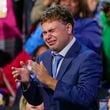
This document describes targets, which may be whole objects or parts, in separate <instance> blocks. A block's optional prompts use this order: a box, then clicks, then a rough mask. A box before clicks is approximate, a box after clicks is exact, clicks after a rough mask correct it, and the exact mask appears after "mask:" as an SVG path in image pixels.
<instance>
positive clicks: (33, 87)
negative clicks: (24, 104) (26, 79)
mask: <svg viewBox="0 0 110 110" xmlns="http://www.w3.org/2000/svg"><path fill="white" fill-rule="evenodd" d="M22 86H24V85H23V84H22ZM23 95H24V97H25V98H26V100H27V101H28V103H30V104H31V105H34V106H37V105H40V104H41V103H42V102H43V98H42V95H41V94H40V87H38V84H37V82H36V81H33V80H31V81H30V87H29V88H28V89H27V90H26V91H23Z"/></svg>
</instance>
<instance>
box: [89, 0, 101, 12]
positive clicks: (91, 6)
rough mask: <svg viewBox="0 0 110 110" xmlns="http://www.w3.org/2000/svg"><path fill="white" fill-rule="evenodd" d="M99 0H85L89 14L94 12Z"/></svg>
mask: <svg viewBox="0 0 110 110" xmlns="http://www.w3.org/2000/svg"><path fill="white" fill-rule="evenodd" d="M98 2H99V0H87V6H88V8H89V10H90V11H91V12H94V11H95V10H96V7H97V4H98Z"/></svg>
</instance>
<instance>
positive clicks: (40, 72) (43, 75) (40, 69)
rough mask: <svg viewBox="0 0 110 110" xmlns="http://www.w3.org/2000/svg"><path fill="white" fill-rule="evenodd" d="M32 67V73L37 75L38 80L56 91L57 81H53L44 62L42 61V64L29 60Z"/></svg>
mask: <svg viewBox="0 0 110 110" xmlns="http://www.w3.org/2000/svg"><path fill="white" fill-rule="evenodd" d="M28 63H29V64H30V65H31V67H32V72H34V73H35V74H36V77H37V79H38V80H39V81H40V82H42V83H43V84H45V85H47V86H48V87H50V88H51V89H53V90H54V89H55V87H56V84H57V80H55V79H53V78H52V77H51V76H50V75H49V74H48V71H47V69H46V68H45V66H44V64H43V62H42V61H41V62H40V64H38V63H36V62H34V61H32V60H29V62H28Z"/></svg>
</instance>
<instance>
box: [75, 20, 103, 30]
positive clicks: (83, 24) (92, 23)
mask: <svg viewBox="0 0 110 110" xmlns="http://www.w3.org/2000/svg"><path fill="white" fill-rule="evenodd" d="M75 25H76V26H77V27H80V28H82V29H85V28H93V27H97V28H101V27H100V25H99V24H98V21H97V20H96V19H95V18H83V19H81V18H80V19H77V20H76V21H75Z"/></svg>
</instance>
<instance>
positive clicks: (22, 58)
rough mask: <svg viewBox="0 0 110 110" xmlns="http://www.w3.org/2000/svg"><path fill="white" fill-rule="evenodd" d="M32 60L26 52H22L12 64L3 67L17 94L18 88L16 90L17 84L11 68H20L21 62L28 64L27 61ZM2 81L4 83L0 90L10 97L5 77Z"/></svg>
mask: <svg viewBox="0 0 110 110" xmlns="http://www.w3.org/2000/svg"><path fill="white" fill-rule="evenodd" d="M30 59H31V56H30V55H29V54H28V53H26V52H25V51H22V52H21V53H20V54H19V55H18V56H17V57H16V58H15V59H14V60H13V61H12V62H11V63H10V64H7V65H6V66H4V67H3V73H4V74H5V76H6V78H7V79H8V81H9V83H10V85H11V86H12V88H13V90H14V92H15V93H16V90H17V88H16V82H15V80H14V78H13V75H12V70H11V67H12V66H15V67H20V61H23V62H27V60H30ZM0 80H1V81H2V85H0V90H3V91H4V92H5V93H7V94H9V95H10V91H9V90H8V88H7V87H6V85H5V82H4V81H3V75H2V78H1V79H0Z"/></svg>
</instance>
